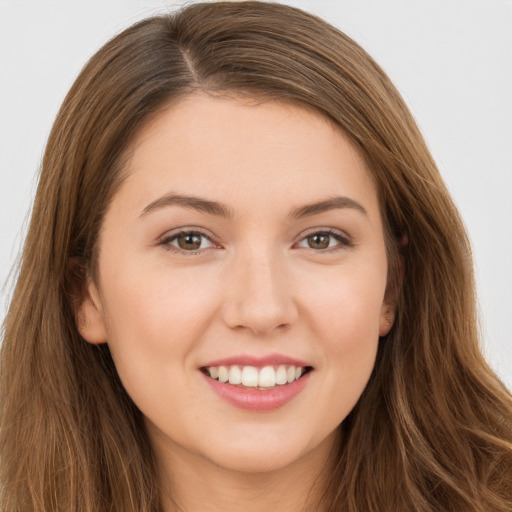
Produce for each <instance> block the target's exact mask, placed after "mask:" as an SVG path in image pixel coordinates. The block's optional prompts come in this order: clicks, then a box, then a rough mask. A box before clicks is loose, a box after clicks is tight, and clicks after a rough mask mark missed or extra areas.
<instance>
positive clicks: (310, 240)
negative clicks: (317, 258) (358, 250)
mask: <svg viewBox="0 0 512 512" xmlns="http://www.w3.org/2000/svg"><path fill="white" fill-rule="evenodd" d="M298 246H299V247H305V248H306V249H314V250H315V251H319V252H320V251H325V252H330V251H336V250H342V249H346V248H347V247H352V242H351V240H350V238H348V237H347V236H346V235H344V234H343V232H338V231H334V230H327V231H316V232H314V233H311V234H309V235H308V236H306V237H305V238H303V239H302V240H301V241H300V242H299V243H298Z"/></svg>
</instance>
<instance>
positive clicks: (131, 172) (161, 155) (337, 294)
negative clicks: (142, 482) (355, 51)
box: [79, 94, 393, 472]
mask: <svg viewBox="0 0 512 512" xmlns="http://www.w3.org/2000/svg"><path fill="white" fill-rule="evenodd" d="M99 244H100V245H99V248H100V249H99V259H98V275H97V279H96V281H95V282H92V281H91V282H89V284H88V296H87V297H86V299H85V301H84V303H83V306H82V308H81V312H80V321H79V325H80V331H81V333H82V335H83V336H84V338H85V339H87V340H88V341H89V342H91V343H102V342H105V341H106V342H107V343H108V346H109V348H110V351H111V353H112V357H113V359H114V362H115V365H116V368H117V371H118V373H119V376H120V378H121V380H122V382H123V385H124V386H125V388H126V391H127V392H128V394H129V395H130V397H131V398H132V399H133V401H134V402H135V404H136V405H137V406H138V407H139V408H140V410H141V411H142V413H143V414H144V416H145V418H146V423H147V427H148V431H149V435H150V438H151V439H152V441H153V443H154V445H155V447H156V449H157V452H158V453H160V454H166V456H168V457H169V458H176V459H179V458H180V457H181V458H183V457H191V458H194V459H195V460H196V461H202V462H205V463H213V464H214V465H215V466H217V467H218V466H221V467H224V468H227V469H231V470H235V471H242V472H252V471H258V472H260V471H267V470H273V469H277V468H284V467H286V466H287V465H289V464H292V463H293V462H295V461H299V460H301V459H305V458H308V457H312V456H313V455H314V454H315V453H316V454H319V453H321V454H322V455H321V458H322V457H324V456H327V453H328V452H329V450H330V449H331V447H332V442H333V440H334V437H335V434H334V432H335V429H336V427H337V426H338V425H339V424H340V423H341V422H342V421H343V420H344V418H345V417H346V416H347V415H348V413H349V412H350V411H351V409H352V408H353V407H354V405H355V404H356V402H357V400H358V399H359V397H360V395H361V393H362V391H363V389H364V387H365V385H366V383H367V381H368V379H369V377H370V374H371V372H372V369H373V366H374V361H375V356H376V351H377V345H378V342H379V335H384V334H386V333H387V332H388V331H389V329H390V327H391V324H392V321H393V307H392V306H391V305H387V304H386V303H385V302H384V295H385V289H386V277H387V259H386V251H385V244H384V237H383V226H382V219H381V216H380V212H379V204H378V199H377V191H376V187H375V185H374V183H373V182H372V180H371V178H370V176H369V172H368V170H367V168H366V167H365V163H364V161H363V159H362V158H361V156H360V155H359V154H358V152H357V151H356V149H355V147H354V146H353V145H352V144H351V143H350V142H349V141H348V140H347V138H345V137H344V135H343V134H342V132H341V131H339V130H338V129H336V128H334V127H333V125H332V124H330V123H329V122H327V121H326V120H324V119H323V118H322V117H321V116H319V115H318V114H315V113H312V112H311V111H308V110H306V109H303V108H299V107H297V106H291V105H287V104H282V103H277V102H267V103H263V104H255V103H252V104H251V103H248V102H247V101H242V100H239V99H225V98H224V99H215V98H212V97H209V96H206V95H200V94H195V95H191V96H188V97H186V98H184V99H182V100H180V101H179V102H178V103H175V104H173V105H172V106H171V107H169V108H168V109H167V110H166V111H165V112H164V113H163V114H161V115H160V116H159V117H158V118H156V120H154V121H153V122H152V123H151V124H150V125H148V126H147V127H146V128H145V129H144V130H143V131H142V132H141V133H140V135H139V136H138V138H137V140H136V141H135V143H134V145H133V154H132V156H131V159H130V161H129V164H128V169H127V178H126V180H125V181H124V183H123V184H122V186H121V187H120V189H119V191H118V192H117V193H116V195H115V196H114V198H113V200H112V203H111V204H110V206H109V208H108V211H107V213H106V215H105V218H104V222H103V226H102V229H101V233H100V240H99ZM299 375H300V377H299ZM297 377H299V378H298V379H297ZM226 379H227V382H222V381H225V380H226ZM240 380H242V382H241V383H240Z"/></svg>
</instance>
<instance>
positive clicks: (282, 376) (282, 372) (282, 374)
mask: <svg viewBox="0 0 512 512" xmlns="http://www.w3.org/2000/svg"><path fill="white" fill-rule="evenodd" d="M287 383H288V378H287V376H286V367H284V366H283V365H281V366H280V367H279V368H278V369H277V372H276V384H279V385H280V386H282V385H283V384H287Z"/></svg>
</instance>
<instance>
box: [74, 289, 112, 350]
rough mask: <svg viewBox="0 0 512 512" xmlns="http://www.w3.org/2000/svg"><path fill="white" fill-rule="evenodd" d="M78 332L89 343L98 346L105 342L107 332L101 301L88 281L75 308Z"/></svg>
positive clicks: (96, 291)
mask: <svg viewBox="0 0 512 512" xmlns="http://www.w3.org/2000/svg"><path fill="white" fill-rule="evenodd" d="M75 317H76V324H77V328H78V332H79V333H80V334H81V336H82V338H84V339H85V340H86V341H88V342H89V343H92V344H95V345H99V344H101V343H105V342H106V341H107V330H106V328H105V319H104V314H103V311H102V307H101V301H100V297H99V293H98V290H97V288H96V286H95V284H94V283H93V282H92V281H90V280H89V282H88V283H87V285H86V287H85V290H84V295H83V297H81V300H80V304H78V306H77V308H76V313H75Z"/></svg>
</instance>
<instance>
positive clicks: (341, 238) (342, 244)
mask: <svg viewBox="0 0 512 512" xmlns="http://www.w3.org/2000/svg"><path fill="white" fill-rule="evenodd" d="M315 234H325V235H328V236H331V237H333V238H334V239H336V240H338V242H339V243H338V244H337V245H336V246H334V247H328V248H326V249H313V248H312V247H309V248H308V247H304V249H310V250H312V251H314V252H317V253H326V252H335V251H339V250H343V249H346V248H347V247H353V245H354V242H353V240H352V238H351V237H350V236H349V235H348V234H347V233H345V232H344V231H341V230H340V229H336V228H332V227H329V228H328V227H325V228H324V227H316V228H311V229H309V230H307V231H306V232H305V233H302V234H301V238H300V239H299V241H298V242H297V244H298V243H301V242H303V241H304V240H305V239H306V238H308V237H310V236H312V235H315Z"/></svg>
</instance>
